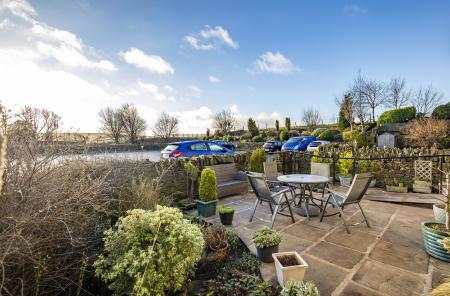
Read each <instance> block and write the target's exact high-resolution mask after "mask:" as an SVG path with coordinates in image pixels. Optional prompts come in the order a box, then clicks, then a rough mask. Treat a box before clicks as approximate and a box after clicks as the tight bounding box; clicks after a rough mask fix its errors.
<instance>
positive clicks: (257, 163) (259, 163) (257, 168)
mask: <svg viewBox="0 0 450 296" xmlns="http://www.w3.org/2000/svg"><path fill="white" fill-rule="evenodd" d="M265 161H266V153H265V152H264V149H263V148H256V149H255V150H253V152H252V155H251V156H250V163H249V171H251V172H256V173H264V165H263V163H264V162H265Z"/></svg>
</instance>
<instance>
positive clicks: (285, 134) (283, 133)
mask: <svg viewBox="0 0 450 296" xmlns="http://www.w3.org/2000/svg"><path fill="white" fill-rule="evenodd" d="M280 140H281V141H287V140H289V133H288V131H286V130H284V131H281V133H280Z"/></svg>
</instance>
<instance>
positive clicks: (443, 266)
mask: <svg viewBox="0 0 450 296" xmlns="http://www.w3.org/2000/svg"><path fill="white" fill-rule="evenodd" d="M430 265H431V268H432V274H431V276H432V278H431V287H432V288H435V287H437V286H439V285H440V284H442V283H443V282H445V281H447V280H448V279H449V278H450V264H449V263H447V262H444V261H441V260H438V259H435V258H432V257H431V258H430Z"/></svg>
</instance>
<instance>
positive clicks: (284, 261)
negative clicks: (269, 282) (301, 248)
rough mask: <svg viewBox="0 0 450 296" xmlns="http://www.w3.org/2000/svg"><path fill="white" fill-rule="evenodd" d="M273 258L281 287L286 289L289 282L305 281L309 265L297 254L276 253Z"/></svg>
mask: <svg viewBox="0 0 450 296" xmlns="http://www.w3.org/2000/svg"><path fill="white" fill-rule="evenodd" d="M272 257H273V259H274V261H275V269H276V271H277V279H278V283H279V284H280V286H282V287H285V285H286V282H287V281H288V280H294V281H296V282H302V281H303V278H304V277H305V273H306V269H307V268H308V263H306V261H305V260H304V259H303V258H302V257H301V256H300V255H299V254H298V253H297V252H282V253H274V254H272Z"/></svg>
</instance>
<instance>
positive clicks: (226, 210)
mask: <svg viewBox="0 0 450 296" xmlns="http://www.w3.org/2000/svg"><path fill="white" fill-rule="evenodd" d="M217 210H218V211H219V214H231V213H234V208H232V207H227V206H222V205H219V206H218V207H217Z"/></svg>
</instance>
